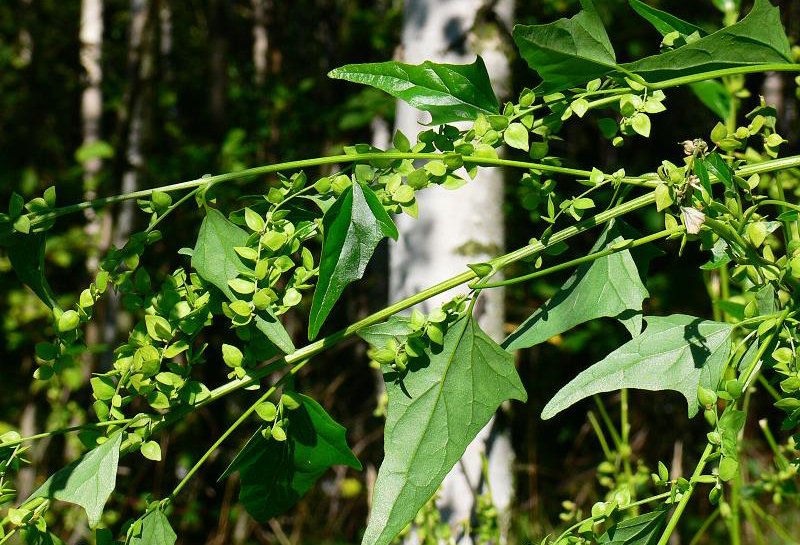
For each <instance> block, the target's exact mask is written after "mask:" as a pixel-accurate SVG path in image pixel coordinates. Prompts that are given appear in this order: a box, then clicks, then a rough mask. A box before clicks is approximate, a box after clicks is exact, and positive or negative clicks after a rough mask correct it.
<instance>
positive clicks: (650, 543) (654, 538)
mask: <svg viewBox="0 0 800 545" xmlns="http://www.w3.org/2000/svg"><path fill="white" fill-rule="evenodd" d="M666 520H667V510H666V509H662V510H659V511H653V512H652V513H646V514H644V515H639V516H638V517H633V518H629V519H626V520H623V521H621V522H619V523H617V524H615V525H614V526H612V527H611V528H609V529H608V531H607V532H606V533H604V534H603V535H602V536H600V539H599V540H598V543H599V544H600V545H655V544H656V542H658V540H659V539H660V538H661V530H662V529H663V528H664V522H666Z"/></svg>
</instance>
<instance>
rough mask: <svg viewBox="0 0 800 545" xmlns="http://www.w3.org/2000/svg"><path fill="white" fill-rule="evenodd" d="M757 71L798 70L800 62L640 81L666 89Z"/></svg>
mask: <svg viewBox="0 0 800 545" xmlns="http://www.w3.org/2000/svg"><path fill="white" fill-rule="evenodd" d="M758 72H800V64H790V63H780V64H756V65H751V66H737V67H735V68H723V69H721V70H711V71H708V72H703V73H700V74H691V75H689V76H681V77H678V78H672V79H666V80H663V81H659V82H657V83H647V82H642V85H646V86H647V87H648V88H649V89H668V88H670V87H679V86H681V85H686V84H688V83H697V82H698V81H706V80H709V79H717V78H722V77H725V76H735V75H738V74H755V73H758Z"/></svg>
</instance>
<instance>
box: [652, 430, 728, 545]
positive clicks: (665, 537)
mask: <svg viewBox="0 0 800 545" xmlns="http://www.w3.org/2000/svg"><path fill="white" fill-rule="evenodd" d="M713 450H714V446H713V445H712V444H710V443H709V444H707V445H706V448H705V450H704V451H703V454H701V455H700V461H698V462H697V467H695V468H694V472H693V473H692V478H691V479H689V489H688V490H687V491H686V492H684V493H683V496H682V497H681V499H680V501H679V502H678V505H677V507H675V511H674V512H673V513H672V517H670V519H669V522H667V526H666V528H664V532H663V533H662V534H661V538H660V539H659V540H658V543H657V544H656V545H667V544H668V543H669V538H670V536H672V532H674V531H675V527H676V526H677V525H678V522H679V521H680V519H681V515H683V512H684V510H685V509H686V506H687V505H688V504H689V500H690V499H691V498H692V494H693V493H694V489H695V488H696V487H697V482H696V480H697V478H698V477H699V476H700V475H702V473H703V469H704V468H705V467H706V460H707V459H708V457H709V456H710V455H711V452H712V451H713Z"/></svg>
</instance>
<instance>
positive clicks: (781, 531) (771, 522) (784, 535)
mask: <svg viewBox="0 0 800 545" xmlns="http://www.w3.org/2000/svg"><path fill="white" fill-rule="evenodd" d="M748 504H749V505H750V508H751V509H752V510H753V512H754V513H755V514H756V515H758V516H759V517H761V519H762V520H763V521H764V522H766V523H767V525H768V526H769V527H770V528H772V529H773V530H774V531H775V533H776V534H778V536H780V537H781V539H783V540H784V543H785V545H792V544H794V545H797V544H798V543H800V542H799V541H797V538H794V537H792V536H791V535H789V532H787V531H786V528H784V527H783V526H781V524H780V523H779V522H778V521H777V520H775V517H773V516H772V515H770V514H769V513H767V512H765V511H764V510H763V509H761V506H760V505H758V503H757V502H754V501H751V502H748Z"/></svg>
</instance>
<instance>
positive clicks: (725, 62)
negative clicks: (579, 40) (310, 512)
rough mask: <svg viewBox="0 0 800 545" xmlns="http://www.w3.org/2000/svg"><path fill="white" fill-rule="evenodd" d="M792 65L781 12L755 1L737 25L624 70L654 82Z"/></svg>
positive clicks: (632, 64) (640, 61)
mask: <svg viewBox="0 0 800 545" xmlns="http://www.w3.org/2000/svg"><path fill="white" fill-rule="evenodd" d="M790 62H792V55H791V51H790V48H789V40H788V38H787V37H786V34H785V32H784V31H783V25H782V24H781V17H780V11H779V10H778V8H776V7H774V6H772V4H770V3H769V0H756V3H755V5H754V6H753V9H752V10H750V13H748V14H747V16H746V17H744V18H743V19H742V20H741V21H739V22H738V23H735V24H733V25H731V26H729V27H725V28H723V29H721V30H718V31H717V32H714V33H713V34H709V35H708V36H705V37H704V38H700V39H699V40H696V41H694V42H691V43H688V44H686V45H684V46H681V47H678V48H677V49H674V50H672V51H667V52H665V53H661V54H660V55H653V56H650V57H646V58H644V59H640V60H638V61H635V62H631V63H627V64H623V65H622V67H623V68H625V69H627V70H629V71H631V72H634V73H636V74H638V75H640V76H642V77H643V78H644V79H645V80H647V81H648V82H651V83H655V82H659V81H663V80H667V79H672V78H677V77H681V76H687V75H692V74H699V73H702V72H708V71H710V70H719V69H723V68H732V67H737V66H747V65H754V64H765V63H790Z"/></svg>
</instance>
